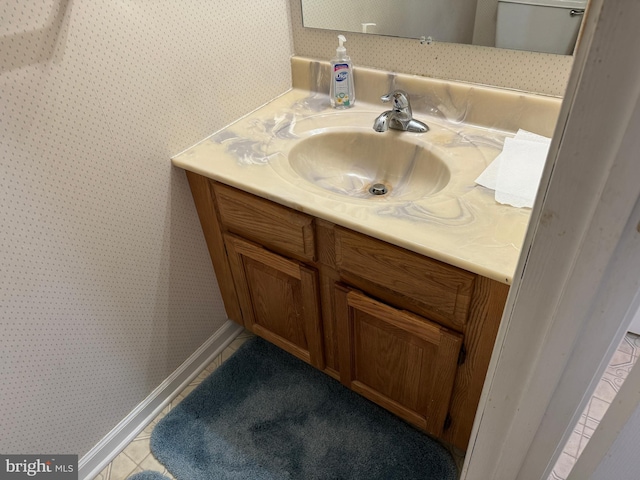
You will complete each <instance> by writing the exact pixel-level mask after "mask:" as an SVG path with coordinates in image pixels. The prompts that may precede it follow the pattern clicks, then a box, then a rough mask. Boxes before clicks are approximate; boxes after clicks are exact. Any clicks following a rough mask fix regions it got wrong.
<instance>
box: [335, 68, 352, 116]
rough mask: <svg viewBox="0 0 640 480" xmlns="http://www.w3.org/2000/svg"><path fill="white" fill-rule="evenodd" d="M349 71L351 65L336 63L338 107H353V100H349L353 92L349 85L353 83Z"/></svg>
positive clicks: (336, 100) (336, 98)
mask: <svg viewBox="0 0 640 480" xmlns="http://www.w3.org/2000/svg"><path fill="white" fill-rule="evenodd" d="M350 73H351V72H350V71H349V64H347V63H336V64H335V66H334V67H333V78H334V81H335V91H334V100H335V102H336V106H342V107H348V106H350V105H351V103H350V102H351V99H350V98H349V92H350V91H351V88H350V85H349V83H350V82H351V75H350Z"/></svg>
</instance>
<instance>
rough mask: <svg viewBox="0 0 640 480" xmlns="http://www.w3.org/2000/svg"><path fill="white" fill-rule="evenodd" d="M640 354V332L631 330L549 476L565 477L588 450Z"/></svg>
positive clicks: (559, 479) (556, 479)
mask: <svg viewBox="0 0 640 480" xmlns="http://www.w3.org/2000/svg"><path fill="white" fill-rule="evenodd" d="M638 356H640V336H638V335H634V334H633V333H628V334H627V335H626V337H625V338H624V340H623V341H622V343H621V344H620V346H619V347H618V350H617V351H616V353H615V354H614V356H613V358H612V359H611V362H609V366H608V367H607V370H606V371H605V373H604V375H603V376H602V379H601V380H600V383H599V384H598V386H597V388H596V391H595V392H594V394H593V396H592V397H591V399H590V400H589V403H588V404H587V407H586V408H585V409H584V412H583V413H582V416H581V417H580V421H579V422H578V424H577V425H576V427H575V428H574V430H573V433H572V434H571V437H570V438H569V441H568V442H567V445H566V446H565V447H564V451H563V452H562V454H561V455H560V458H559V459H558V462H557V463H556V465H555V467H554V468H553V472H552V473H551V475H550V476H549V480H565V479H566V478H567V477H568V476H569V472H571V469H572V468H573V465H574V464H575V463H576V460H577V458H578V456H579V455H580V454H581V453H582V451H583V450H584V447H585V446H586V445H587V442H588V441H589V439H590V438H591V435H593V432H594V430H595V429H596V427H597V426H598V424H599V423H600V420H602V417H604V414H605V412H606V411H607V409H608V408H609V405H611V402H612V401H613V398H614V397H615V396H616V394H617V393H618V391H619V390H620V386H621V385H622V382H624V380H625V378H627V375H628V374H629V372H630V371H631V368H632V367H633V365H634V364H635V362H636V360H637V359H638Z"/></svg>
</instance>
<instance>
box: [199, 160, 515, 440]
mask: <svg viewBox="0 0 640 480" xmlns="http://www.w3.org/2000/svg"><path fill="white" fill-rule="evenodd" d="M187 177H188V179H189V184H190V186H191V191H192V194H193V198H194V201H195V204H196V208H197V210H198V215H199V217H200V222H201V224H202V227H203V231H204V234H205V239H206V241H207V245H208V248H209V252H210V254H211V259H212V262H213V265H214V269H215V271H216V276H217V278H218V284H219V285H220V290H221V292H222V297H223V300H224V303H225V308H226V310H227V315H228V316H229V318H231V319H232V320H234V321H236V322H238V323H240V324H242V325H244V326H245V328H247V329H248V330H250V331H252V332H254V333H256V334H257V335H259V336H261V337H263V338H265V339H266V340H268V341H270V342H272V343H274V344H276V345H278V346H280V347H281V348H283V349H284V350H287V351H289V352H290V353H292V354H294V355H296V356H297V357H299V358H301V359H303V360H304V361H306V362H308V363H310V364H311V365H314V366H315V367H317V368H319V369H321V370H323V371H324V372H325V373H327V374H328V375H331V376H332V377H334V378H336V379H338V380H340V381H341V382H342V383H343V384H344V385H346V386H347V387H349V388H351V389H352V390H354V391H356V392H358V393H360V394H361V395H363V396H365V397H367V398H369V399H370V400H372V401H374V402H376V403H378V404H379V405H381V406H382V407H384V408H386V409H388V410H390V411H392V412H394V413H395V414H397V415H398V416H400V417H401V418H404V419H405V420H406V421H408V422H410V423H412V424H413V425H415V426H417V427H418V428H420V429H422V430H424V431H426V432H428V433H430V434H432V435H434V436H437V437H439V438H441V439H443V440H444V441H446V442H448V443H450V444H452V445H454V446H456V447H458V448H460V449H462V450H465V449H466V448H467V444H468V441H469V436H470V434H471V428H472V426H473V420H474V417H475V412H476V409H477V405H478V401H479V399H480V394H481V391H482V386H483V384H484V377H485V374H486V371H487V368H488V365H489V359H490V357H491V352H492V348H493V343H494V341H495V336H496V334H497V329H498V325H499V322H500V318H501V314H502V310H503V309H504V304H505V301H506V296H507V293H508V290H509V287H508V286H507V285H504V284H501V283H499V282H496V281H494V280H490V279H488V278H485V277H482V276H479V275H476V274H472V273H470V272H467V271H465V270H462V269H459V268H456V267H452V266H450V265H447V264H444V263H442V262H438V261H436V260H433V259H430V258H427V257H425V256H423V255H419V254H416V253H413V252H410V251H407V250H405V249H402V248H399V247H396V246H393V245H390V244H388V243H386V242H383V241H380V240H377V239H373V238H371V237H368V236H366V235H362V234H360V233H357V232H353V231H351V230H349V229H346V228H342V227H338V226H336V225H333V224H332V223H330V222H327V221H324V220H320V219H317V218H314V217H311V216H309V215H306V214H304V213H301V212H299V211H296V210H292V209H290V208H287V207H284V206H282V205H279V204H277V203H273V202H270V201H268V200H265V199H262V198H259V197H256V196H254V195H251V194H249V193H246V192H243V191H240V190H237V189H234V188H232V187H229V186H227V185H223V184H221V183H219V182H215V181H213V180H209V179H207V178H205V177H202V176H200V175H197V174H194V173H191V172H187Z"/></svg>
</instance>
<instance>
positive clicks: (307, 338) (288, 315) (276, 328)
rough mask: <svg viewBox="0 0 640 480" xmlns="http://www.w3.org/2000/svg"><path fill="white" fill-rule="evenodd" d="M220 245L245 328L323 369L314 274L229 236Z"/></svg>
mask: <svg viewBox="0 0 640 480" xmlns="http://www.w3.org/2000/svg"><path fill="white" fill-rule="evenodd" d="M225 245H226V247H227V252H228V254H229V263H230V265H231V271H232V274H233V281H234V283H235V286H236V290H237V292H238V300H239V303H240V309H241V310H242V316H243V318H244V322H245V326H246V327H247V328H248V329H249V330H251V331H253V332H254V333H255V334H256V335H259V336H261V337H263V338H265V339H266V340H268V341H270V342H272V343H274V344H276V345H278V346H279V347H280V348H282V349H284V350H287V351H288V352H290V353H292V354H294V355H296V356H297V357H298V358H300V359H302V360H304V361H306V362H308V363H311V364H312V365H314V366H315V367H317V368H320V369H323V368H324V359H323V345H322V329H321V326H320V309H319V299H318V274H317V272H316V271H315V270H313V269H311V268H309V267H306V266H304V265H302V264H300V263H298V262H295V261H292V260H289V259H286V258H284V257H281V256H280V255H277V254H275V253H273V252H269V251H268V250H265V249H264V248H262V247H260V246H258V245H255V244H253V243H250V242H247V241H245V240H243V239H241V238H238V237H235V236H233V235H229V234H226V235H225Z"/></svg>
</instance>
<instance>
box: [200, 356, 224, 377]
mask: <svg viewBox="0 0 640 480" xmlns="http://www.w3.org/2000/svg"><path fill="white" fill-rule="evenodd" d="M220 363H221V361H220V355H218V356H217V357H216V358H214V359H213V361H212V362H211V363H210V364H209V365H207V368H205V369H204V371H205V372H209V374H211V373H213V372H215V371H216V369H217V368H218V367H219V366H220Z"/></svg>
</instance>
